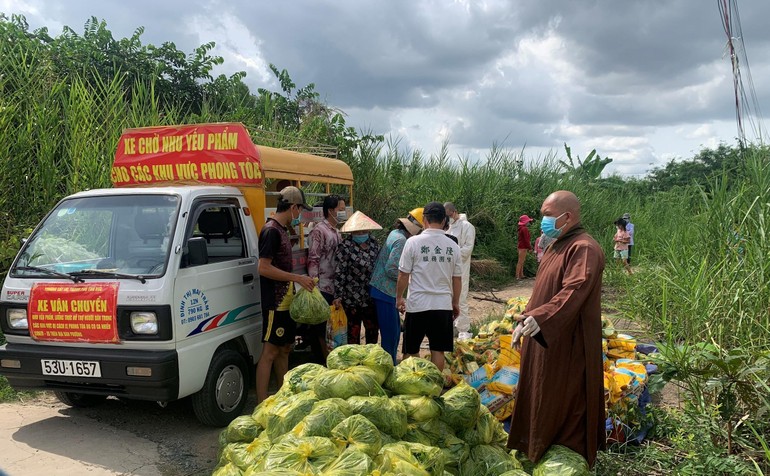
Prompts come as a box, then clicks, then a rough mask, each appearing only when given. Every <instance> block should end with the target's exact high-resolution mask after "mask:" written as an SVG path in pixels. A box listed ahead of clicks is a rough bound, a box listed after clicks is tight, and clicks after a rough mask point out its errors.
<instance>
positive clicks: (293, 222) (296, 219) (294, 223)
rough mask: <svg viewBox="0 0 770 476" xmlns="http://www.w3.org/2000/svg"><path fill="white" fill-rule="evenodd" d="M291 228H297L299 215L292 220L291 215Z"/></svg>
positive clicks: (292, 215)
mask: <svg viewBox="0 0 770 476" xmlns="http://www.w3.org/2000/svg"><path fill="white" fill-rule="evenodd" d="M291 217H292V218H291V226H297V225H299V215H297V218H294V214H293V213H292V214H291Z"/></svg>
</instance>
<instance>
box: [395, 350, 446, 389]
mask: <svg viewBox="0 0 770 476" xmlns="http://www.w3.org/2000/svg"><path fill="white" fill-rule="evenodd" d="M385 387H387V388H388V389H390V390H391V391H393V393H394V394H396V395H426V396H429V397H438V396H439V395H441V390H442V389H443V388H444V376H443V375H442V374H441V371H440V370H439V369H438V367H436V366H435V365H434V364H433V362H431V361H429V360H425V359H421V358H417V357H409V358H408V359H406V360H402V361H401V363H400V364H398V365H396V366H395V367H394V368H393V372H391V374H390V376H389V377H388V379H387V380H386V381H385Z"/></svg>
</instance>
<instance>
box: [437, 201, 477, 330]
mask: <svg viewBox="0 0 770 476" xmlns="http://www.w3.org/2000/svg"><path fill="white" fill-rule="evenodd" d="M444 208H445V209H446V215H447V218H448V220H447V223H448V224H449V230H448V231H449V234H450V235H451V236H453V237H455V238H456V239H457V241H456V243H457V244H458V245H459V246H460V256H461V258H462V265H463V286H462V290H461V291H460V315H459V316H458V317H457V319H456V320H455V327H456V328H457V332H468V331H469V330H470V328H471V315H470V311H469V310H468V286H469V285H470V281H471V254H473V247H474V245H475V244H476V227H474V226H473V225H472V224H471V222H469V221H468V217H467V215H465V213H460V212H459V211H457V207H455V205H454V203H452V202H446V203H445V204H444Z"/></svg>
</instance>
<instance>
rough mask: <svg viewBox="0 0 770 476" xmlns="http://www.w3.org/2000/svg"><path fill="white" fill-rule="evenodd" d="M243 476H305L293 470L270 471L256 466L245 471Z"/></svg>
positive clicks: (277, 469)
mask: <svg viewBox="0 0 770 476" xmlns="http://www.w3.org/2000/svg"><path fill="white" fill-rule="evenodd" d="M243 476H305V475H304V474H303V473H300V472H299V471H294V470H293V469H283V468H275V469H270V470H267V471H265V470H263V469H256V468H255V467H254V466H252V467H251V468H249V469H247V470H246V471H244V473H243Z"/></svg>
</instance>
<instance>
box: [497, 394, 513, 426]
mask: <svg viewBox="0 0 770 476" xmlns="http://www.w3.org/2000/svg"><path fill="white" fill-rule="evenodd" d="M514 406H516V399H514V398H512V399H510V400H508V401H507V402H506V403H505V404H504V405H503V406H502V407H500V408H498V409H497V411H495V412H493V413H494V415H495V418H497V419H498V420H500V421H505V420H507V419H509V418H511V415H513V407H514Z"/></svg>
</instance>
